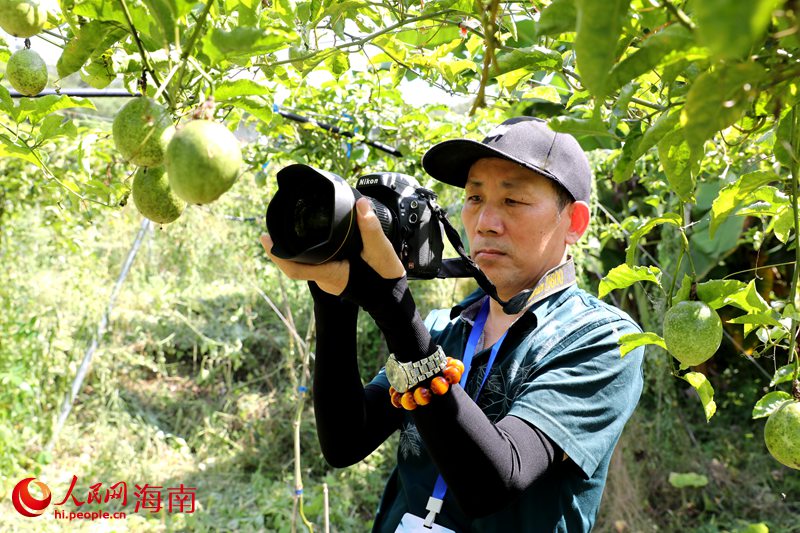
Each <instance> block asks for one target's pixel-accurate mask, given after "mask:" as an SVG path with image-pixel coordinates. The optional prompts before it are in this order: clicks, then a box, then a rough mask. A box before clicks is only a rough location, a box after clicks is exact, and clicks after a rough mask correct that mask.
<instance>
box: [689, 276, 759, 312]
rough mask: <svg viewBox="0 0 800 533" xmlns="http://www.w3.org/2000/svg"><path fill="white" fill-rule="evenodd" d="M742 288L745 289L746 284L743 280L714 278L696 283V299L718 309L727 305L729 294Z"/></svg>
mask: <svg viewBox="0 0 800 533" xmlns="http://www.w3.org/2000/svg"><path fill="white" fill-rule="evenodd" d="M744 289H747V284H746V283H744V282H743V281H739V280H735V279H729V280H721V279H714V280H711V281H705V282H703V283H698V284H697V299H698V300H700V301H702V302H705V303H706V304H707V305H708V306H709V307H711V308H712V309H719V308H720V307H724V306H725V305H727V302H726V300H727V299H728V297H729V296H731V295H733V294H736V293H738V292H740V291H742V290H744Z"/></svg>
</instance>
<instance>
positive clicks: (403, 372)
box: [385, 346, 447, 392]
mask: <svg viewBox="0 0 800 533" xmlns="http://www.w3.org/2000/svg"><path fill="white" fill-rule="evenodd" d="M446 367H447V356H446V355H445V353H444V350H443V349H442V347H441V346H437V347H436V351H435V352H434V353H432V354H431V355H429V356H428V357H425V358H423V359H420V360H419V361H414V362H405V363H401V362H399V361H398V360H397V358H395V356H394V354H392V355H390V356H389V359H388V360H387V361H386V367H385V368H386V377H387V378H388V379H389V384H390V385H391V386H392V387H394V389H395V390H397V391H399V392H406V391H408V390H409V389H411V388H412V387H414V386H416V385H417V384H419V383H421V382H423V381H425V380H426V379H428V378H430V377H432V376H434V375H435V374H437V373H438V372H441V371H442V370H444V369H445V368H446Z"/></svg>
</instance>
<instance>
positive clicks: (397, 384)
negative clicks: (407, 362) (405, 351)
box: [386, 359, 408, 392]
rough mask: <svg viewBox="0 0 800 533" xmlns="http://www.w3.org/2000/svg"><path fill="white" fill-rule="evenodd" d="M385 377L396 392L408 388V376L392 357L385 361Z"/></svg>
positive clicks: (404, 390)
mask: <svg viewBox="0 0 800 533" xmlns="http://www.w3.org/2000/svg"><path fill="white" fill-rule="evenodd" d="M386 377H387V378H388V379H389V384H390V385H391V386H392V387H394V388H395V390H396V391H397V392H406V391H407V390H408V376H407V375H406V373H405V371H404V370H403V368H402V367H401V366H400V363H398V362H397V361H395V360H393V359H389V360H388V361H386Z"/></svg>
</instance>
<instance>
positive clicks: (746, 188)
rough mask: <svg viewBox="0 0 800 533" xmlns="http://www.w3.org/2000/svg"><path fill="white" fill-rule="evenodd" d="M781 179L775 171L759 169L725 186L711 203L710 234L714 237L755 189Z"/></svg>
mask: <svg viewBox="0 0 800 533" xmlns="http://www.w3.org/2000/svg"><path fill="white" fill-rule="evenodd" d="M779 180H780V178H779V177H778V176H777V175H776V174H775V173H774V172H769V171H762V170H758V171H755V172H750V173H748V174H744V175H743V176H741V177H740V178H739V179H738V180H736V181H735V182H734V183H731V184H729V185H726V186H725V187H723V188H722V190H720V191H719V195H718V196H717V198H716V199H715V200H714V203H713V204H711V223H710V225H709V229H708V231H709V236H710V237H711V238H714V233H715V232H716V231H717V228H719V226H720V224H722V223H723V222H725V220H726V219H727V218H728V217H729V216H731V215H732V214H733V213H734V212H735V211H736V210H737V209H738V208H739V207H741V206H742V205H744V204H745V203H746V202H747V201H748V197H749V196H750V195H751V194H752V193H753V192H754V191H757V190H758V189H760V188H761V187H762V186H764V185H766V184H768V183H771V182H773V181H779Z"/></svg>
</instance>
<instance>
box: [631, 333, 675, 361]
mask: <svg viewBox="0 0 800 533" xmlns="http://www.w3.org/2000/svg"><path fill="white" fill-rule="evenodd" d="M645 344H655V345H656V346H661V347H662V348H664V349H665V350H666V349H667V345H666V343H665V342H664V339H662V338H661V336H659V335H657V334H655V333H651V332H649V331H647V332H645V333H628V334H627V335H623V336H622V337H620V338H619V353H620V355H621V356H622V357H625V356H626V355H628V353H630V352H631V351H632V350H634V349H636V348H638V347H639V346H644V345H645Z"/></svg>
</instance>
